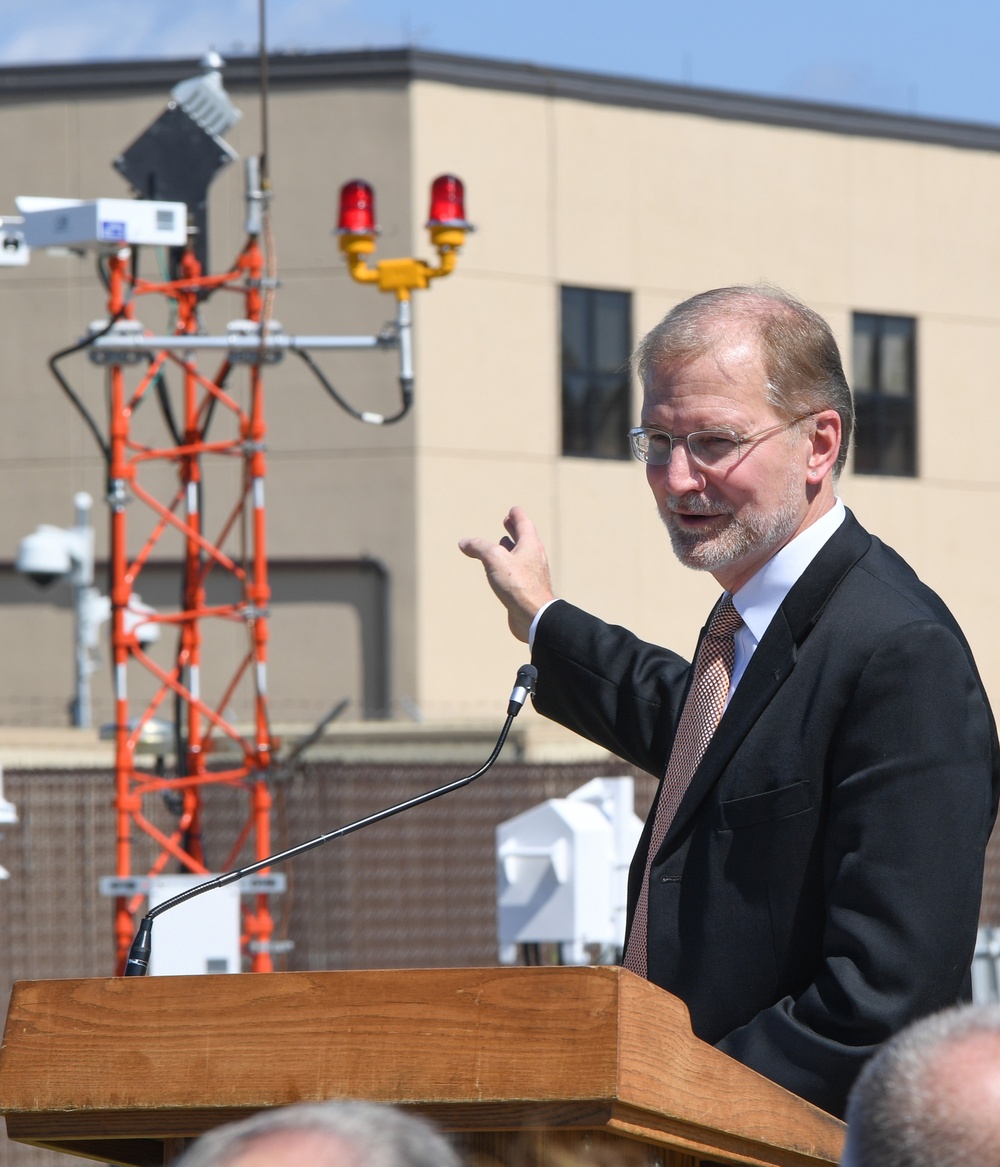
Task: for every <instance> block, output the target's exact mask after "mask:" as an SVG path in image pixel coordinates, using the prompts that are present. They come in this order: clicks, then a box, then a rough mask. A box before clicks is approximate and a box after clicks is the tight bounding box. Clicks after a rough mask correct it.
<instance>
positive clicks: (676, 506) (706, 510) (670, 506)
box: [663, 493, 733, 518]
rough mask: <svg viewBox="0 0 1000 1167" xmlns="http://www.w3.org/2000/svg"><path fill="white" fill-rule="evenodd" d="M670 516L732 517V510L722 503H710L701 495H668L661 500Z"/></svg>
mask: <svg viewBox="0 0 1000 1167" xmlns="http://www.w3.org/2000/svg"><path fill="white" fill-rule="evenodd" d="M663 501H664V505H665V506H666V508H667V510H668V511H670V512H671V514H675V515H676V514H685V515H729V516H730V518H731V517H732V515H733V508H732V507H731V506H730V505H728V504H727V503H724V502H712V501H711V500H710V499H707V498H705V497H704V496H703V495H701V494H695V493H691V494H668V495H667V496H666V498H665V499H664V500H663Z"/></svg>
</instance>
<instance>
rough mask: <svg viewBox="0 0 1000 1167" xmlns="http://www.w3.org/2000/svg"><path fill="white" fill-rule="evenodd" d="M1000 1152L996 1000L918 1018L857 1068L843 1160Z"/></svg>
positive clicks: (950, 1160) (893, 1164)
mask: <svg viewBox="0 0 1000 1167" xmlns="http://www.w3.org/2000/svg"><path fill="white" fill-rule="evenodd" d="M998 1156H1000V1004H993V1005H960V1006H957V1007H955V1008H952V1009H945V1010H943V1011H942V1012H940V1013H934V1014H932V1015H931V1016H930V1017H925V1018H923V1019H922V1020H921V1021H916V1022H914V1023H913V1024H912V1025H910V1026H908V1027H907V1028H906V1029H904V1030H902V1031H901V1032H900V1033H898V1034H896V1036H895V1037H893V1038H891V1039H890V1040H889V1041H887V1042H886V1043H885V1045H883V1046H882V1047H881V1048H880V1049H879V1051H878V1052H877V1053H876V1055H875V1056H874V1057H873V1058H872V1059H871V1061H869V1062H868V1063H867V1065H866V1066H865V1068H864V1069H863V1070H862V1071H861V1074H860V1075H859V1077H858V1079H857V1081H856V1082H855V1084H854V1087H853V1089H852V1090H851V1094H850V1098H849V1100H848V1104H847V1141H846V1143H845V1144H844V1154H843V1157H842V1158H841V1164H843V1165H845V1167H847V1165H850V1167H958V1165H959V1164H963V1165H965V1167H967V1165H968V1164H971V1163H979V1164H986V1163H996V1162H998Z"/></svg>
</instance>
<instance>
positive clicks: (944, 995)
mask: <svg viewBox="0 0 1000 1167" xmlns="http://www.w3.org/2000/svg"><path fill="white" fill-rule="evenodd" d="M995 759H996V731H995V728H994V725H993V719H992V715H991V713H990V710H989V708H988V706H987V704H986V700H985V697H984V695H983V691H982V688H981V685H980V683H979V679H978V677H977V675H976V672H975V668H974V666H973V664H972V662H971V659H970V657H969V655H968V652H967V649H966V647H965V646H964V644H963V643H962V642H961V641H960V640H959V639H958V638H957V637H956V636H955V635H954V634H953V632H952V631H950V630H949V629H948V628H946V627H945V626H943V625H942V624H940V623H937V622H934V621H918V622H915V623H912V624H909V625H905V626H903V627H902V628H897V629H895V630H894V631H893V632H892V633H891V634H889V635H888V636H887V637H886V638H885V640H884V641H883V642H882V643H881V644H880V645H879V646H878V647H877V648H876V649H875V650H874V651H873V652H872V653H871V655H870V656H869V658H868V660H867V662H866V663H865V665H864V668H863V670H862V671H861V674H860V677H859V680H858V683H857V685H856V687H855V689H854V692H853V694H852V696H851V697H850V699H849V701H848V702H847V704H846V706H845V710H844V713H843V715H842V717H841V718H840V722H839V724H838V726H837V727H836V730H835V732H834V733H833V735H832V736H831V740H830V749H829V762H828V764H829V773H830V782H829V791H830V802H829V808H828V819H827V823H826V829H825V832H824V835H823V839H824V843H823V869H824V885H825V896H826V903H825V926H824V931H823V952H822V959H821V962H820V964H819V967H818V969H817V972H816V975H815V977H814V979H813V980H812V983H810V984H808V985H807V986H805V987H804V988H803V990H802V991H801V992H798V993H796V994H794V995H793V996H788V997H785V998H784V999H782V1000H780V1001H778V1002H777V1003H776V1004H775V1005H773V1006H772V1007H771V1008H769V1009H766V1010H765V1011H763V1012H761V1013H759V1014H758V1015H757V1016H755V1017H754V1018H753V1019H752V1020H751V1021H750V1022H749V1023H748V1024H746V1025H744V1026H743V1027H741V1028H740V1029H737V1030H736V1031H734V1032H732V1033H730V1034H728V1035H727V1036H726V1037H725V1038H724V1039H723V1040H721V1041H719V1042H718V1043H717V1044H718V1046H719V1048H720V1049H722V1050H724V1051H725V1052H726V1053H728V1054H730V1055H731V1056H732V1057H734V1058H736V1059H737V1060H739V1061H741V1062H743V1063H744V1064H746V1065H748V1066H750V1067H752V1068H754V1069H757V1070H759V1071H760V1072H761V1073H762V1074H765V1075H766V1076H767V1077H769V1078H772V1079H773V1080H775V1081H777V1082H779V1083H781V1084H782V1085H783V1086H786V1087H787V1088H788V1089H789V1090H792V1091H794V1092H795V1093H797V1094H800V1095H802V1096H803V1097H806V1098H808V1099H810V1100H811V1101H814V1102H817V1103H818V1104H819V1105H820V1106H824V1107H825V1108H826V1109H828V1110H830V1111H832V1112H833V1113H838V1114H839V1113H841V1112H842V1109H843V1105H844V1101H845V1098H846V1095H847V1091H848V1089H849V1087H850V1084H851V1082H852V1081H853V1079H854V1077H855V1076H856V1074H857V1072H858V1070H859V1069H860V1067H861V1064H862V1063H863V1062H864V1060H865V1059H866V1058H867V1057H868V1056H869V1055H870V1054H871V1053H872V1052H873V1049H874V1047H875V1046H876V1045H877V1044H878V1043H879V1042H881V1041H883V1040H884V1039H885V1038H887V1037H888V1036H889V1035H890V1034H892V1033H893V1032H895V1031H897V1030H899V1029H901V1028H902V1027H903V1026H904V1025H905V1024H907V1022H909V1021H910V1020H912V1019H914V1018H916V1017H919V1016H921V1015H924V1014H927V1013H930V1012H932V1011H934V1010H936V1009H939V1008H942V1007H944V1006H946V1005H949V1004H952V1003H954V1002H955V1001H956V1000H958V999H960V998H961V997H962V996H963V995H967V993H968V987H969V967H970V964H971V961H972V955H973V951H974V946H975V938H976V928H977V923H978V914H979V902H980V896H981V889H982V879H983V863H984V855H985V849H986V843H987V839H988V836H989V830H990V826H991V823H992V820H993V817H994V815H995V813H996V803H995V797H996V796H995V793H994V791H993V789H992V783H991V778H992V771H993V768H994V766H995Z"/></svg>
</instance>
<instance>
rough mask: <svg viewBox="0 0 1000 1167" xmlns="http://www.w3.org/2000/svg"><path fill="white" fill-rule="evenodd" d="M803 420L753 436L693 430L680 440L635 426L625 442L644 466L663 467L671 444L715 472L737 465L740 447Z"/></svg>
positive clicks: (784, 423)
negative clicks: (682, 446) (681, 446)
mask: <svg viewBox="0 0 1000 1167" xmlns="http://www.w3.org/2000/svg"><path fill="white" fill-rule="evenodd" d="M807 417H812V414H811V413H803V414H802V415H801V416H800V417H793V418H792V420H791V421H783V422H782V423H781V424H780V425H773V426H771V428H770V429H766V430H758V431H757V433H755V434H738V433H736V431H735V430H730V429H717V430H696V431H695V432H694V433H693V434H688V435H687V437H683V438H675V437H674V436H673V435H672V434H668V433H666V432H665V431H664V430H657V429H650V428H649V427H648V426H637V427H636V428H635V429H632V430H629V431H628V440H629V443H630V445H631V447H632V453H633V454H634V455H635V456H636V457H637V458H638V459H639V461H640V462H645V463H646V464H647V465H648V466H666V465H667V463H668V462H669V461H670V456H671V454H673V452H674V443H675V442H685V443H686V444H687V448H688V453H689V454H690V455H691V459H692V461H693V462H694V463H695V465H696V466H701V467H702V469H704V470H717V469H720V468H725V467H726V466H732V465H733V464H734V463H735V462H737V461H738V460H739V457H740V453H741V451H742V449H743V447H744V446H746V445H748V444H749V443H750V442H759V441H762V440H763V439H764V438H766V437H770V435H771V434H776V433H778V432H779V430H786V429H788V427H789V426H792V425H795V423H796V422H799V421H805V419H806V418H807Z"/></svg>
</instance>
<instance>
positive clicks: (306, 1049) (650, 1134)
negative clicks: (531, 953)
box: [0, 967, 844, 1167]
mask: <svg viewBox="0 0 1000 1167" xmlns="http://www.w3.org/2000/svg"><path fill="white" fill-rule="evenodd" d="M326 1098H361V1099H369V1100H372V1101H377V1102H394V1103H399V1104H402V1105H404V1106H407V1107H412V1108H413V1109H414V1110H416V1111H419V1112H420V1113H423V1114H426V1115H428V1116H429V1117H431V1118H432V1119H434V1120H435V1121H436V1122H437V1123H438V1124H439V1125H440V1126H441V1127H443V1128H444V1129H445V1130H448V1131H454V1132H463V1133H462V1134H461V1135H460V1136H459V1141H460V1142H461V1143H462V1145H463V1148H464V1150H465V1151H466V1152H467V1154H468V1156H469V1157H470V1160H471V1161H473V1162H474V1161H475V1160H476V1159H477V1158H478V1157H479V1153H480V1152H482V1153H483V1157H484V1158H485V1157H486V1156H487V1155H488V1156H489V1158H490V1159H491V1161H493V1162H499V1163H504V1162H505V1161H507V1162H510V1161H512V1160H516V1161H517V1162H518V1163H520V1164H526V1163H529V1162H536V1161H539V1160H538V1156H539V1151H540V1148H541V1150H542V1151H544V1144H545V1142H546V1140H548V1141H549V1142H551V1143H553V1144H554V1145H558V1146H560V1147H565V1146H567V1145H568V1146H570V1147H572V1146H578V1147H580V1148H581V1149H582V1148H584V1147H586V1148H590V1149H591V1151H592V1150H593V1147H594V1146H595V1143H597V1144H602V1143H607V1142H612V1143H617V1144H619V1146H618V1150H619V1151H620V1152H621V1157H622V1161H623V1162H628V1163H629V1164H634V1163H648V1164H653V1163H659V1164H661V1165H662V1167H696V1165H697V1164H700V1163H702V1162H709V1163H743V1164H758V1165H765V1164H766V1165H771V1164H773V1165H776V1167H806V1165H808V1164H821V1163H826V1164H829V1163H836V1161H837V1157H838V1155H839V1152H840V1147H841V1141H842V1136H843V1130H844V1128H843V1125H842V1124H841V1123H840V1122H838V1121H837V1120H836V1119H835V1118H832V1117H831V1116H830V1115H828V1114H826V1113H824V1112H823V1111H821V1110H818V1109H817V1108H816V1107H814V1106H811V1105H810V1104H809V1103H807V1102H804V1101H803V1100H802V1099H800V1098H797V1097H795V1096H794V1095H792V1094H789V1093H788V1092H787V1091H785V1090H783V1089H781V1087H779V1086H776V1085H775V1084H774V1083H772V1082H770V1081H768V1080H767V1079H765V1078H762V1077H760V1076H759V1075H758V1074H755V1073H753V1071H751V1070H748V1069H746V1067H744V1066H741V1065H740V1064H738V1063H737V1062H734V1061H733V1060H732V1059H731V1058H728V1057H726V1055H725V1054H722V1053H720V1052H719V1051H718V1050H716V1049H713V1048H712V1047H711V1046H708V1045H706V1044H705V1043H704V1042H701V1041H699V1040H698V1039H697V1038H695V1037H694V1036H693V1035H692V1034H691V1029H690V1025H689V1022H688V1016H687V1011H686V1009H685V1008H684V1006H683V1005H682V1004H681V1003H680V1002H679V1001H678V1000H677V999H676V998H674V997H671V996H670V995H669V994H668V993H664V992H663V991H662V990H660V989H658V988H656V987H655V986H653V985H651V984H649V983H648V982H646V981H644V980H641V979H640V978H639V977H636V976H633V975H632V974H631V973H629V972H626V971H624V970H622V969H618V968H555V967H553V968H527V969H526V968H499V969H496V968H487V969H433V970H407V971H392V972H380V971H373V972H317V973H273V974H257V975H245V976H207V977H204V976H203V977H149V978H145V979H138V978H136V979H123V978H112V979H107V980H103V979H99V980H98V979H95V980H63V981H21V982H19V983H18V984H16V985H15V986H14V991H13V993H12V995H11V1002H10V1009H9V1011H8V1015H7V1026H6V1030H5V1032H4V1039H3V1047H2V1050H0V1111H2V1112H3V1113H4V1114H5V1116H6V1120H7V1131H8V1134H9V1135H10V1137H11V1138H12V1139H15V1140H18V1141H21V1142H25V1143H32V1144H35V1145H38V1146H42V1147H49V1148H52V1149H54V1150H59V1151H71V1152H72V1153H74V1154H77V1155H82V1156H83V1157H85V1158H91V1159H99V1160H102V1161H103V1162H112V1163H119V1164H128V1165H134V1167H153V1165H156V1167H159V1165H160V1164H163V1163H169V1162H170V1161H171V1159H172V1158H173V1157H174V1156H175V1155H176V1154H178V1153H179V1152H180V1150H181V1149H182V1148H183V1146H184V1145H185V1143H186V1141H187V1140H188V1139H190V1138H191V1137H193V1136H196V1135H198V1134H199V1133H201V1132H202V1131H205V1130H207V1129H209V1128H210V1127H213V1126H217V1125H218V1124H219V1123H223V1122H228V1121H230V1120H232V1119H235V1118H239V1117H242V1116H245V1115H248V1114H251V1113H253V1112H254V1111H257V1110H261V1109H263V1108H265V1107H270V1106H281V1105H284V1104H286V1103H290V1102H299V1101H305V1100H319V1099H326ZM538 1132H544V1133H538ZM544 1158H545V1156H544V1153H543V1154H542V1155H541V1159H542V1160H543V1161H544ZM604 1162H607V1159H606V1158H605V1159H604Z"/></svg>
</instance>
